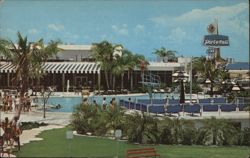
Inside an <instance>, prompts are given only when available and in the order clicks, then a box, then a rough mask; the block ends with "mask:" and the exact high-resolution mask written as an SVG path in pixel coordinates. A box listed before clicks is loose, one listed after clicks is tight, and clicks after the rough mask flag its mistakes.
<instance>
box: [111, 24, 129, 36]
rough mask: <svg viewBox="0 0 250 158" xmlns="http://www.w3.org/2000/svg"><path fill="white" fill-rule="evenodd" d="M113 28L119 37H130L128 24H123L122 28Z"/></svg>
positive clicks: (114, 26) (115, 26) (113, 26)
mask: <svg viewBox="0 0 250 158" xmlns="http://www.w3.org/2000/svg"><path fill="white" fill-rule="evenodd" d="M111 28H112V30H113V31H114V32H115V33H117V34H119V35H123V36H128V28H127V25H126V24H123V25H121V26H117V25H112V26H111Z"/></svg>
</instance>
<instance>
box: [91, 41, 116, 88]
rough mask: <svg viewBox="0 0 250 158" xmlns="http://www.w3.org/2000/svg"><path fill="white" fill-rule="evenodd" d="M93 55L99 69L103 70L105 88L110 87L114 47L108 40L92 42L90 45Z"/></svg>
mask: <svg viewBox="0 0 250 158" xmlns="http://www.w3.org/2000/svg"><path fill="white" fill-rule="evenodd" d="M91 49H92V51H93V57H94V58H95V60H96V61H97V62H99V64H100V66H101V69H102V70H103V71H104V75H105V80H106V86H107V89H110V85H111V83H112V82H111V77H109V76H108V75H109V74H111V73H110V71H111V68H112V62H113V52H114V47H113V45H112V44H111V43H109V42H108V41H102V42H100V43H94V44H93V46H92V48H91Z"/></svg>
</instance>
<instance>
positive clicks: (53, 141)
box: [17, 128, 249, 158]
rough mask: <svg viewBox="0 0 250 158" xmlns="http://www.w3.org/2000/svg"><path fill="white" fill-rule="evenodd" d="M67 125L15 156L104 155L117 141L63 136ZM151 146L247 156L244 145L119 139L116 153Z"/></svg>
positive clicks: (183, 155)
mask: <svg viewBox="0 0 250 158" xmlns="http://www.w3.org/2000/svg"><path fill="white" fill-rule="evenodd" d="M67 130H68V129H67V128H63V129H54V130H50V131H45V132H43V133H42V134H40V135H39V136H40V137H42V138H43V139H44V140H43V141H35V142H32V143H29V144H26V145H24V146H22V147H21V151H20V152H17V156H18V157H92V158H93V157H107V158H112V157H114V155H116V151H117V150H116V149H117V142H116V141H115V140H109V139H106V138H94V137H91V138H90V137H85V136H74V139H73V140H67V139H66V131H67ZM138 147H154V148H156V150H157V151H158V153H159V154H161V157H162V158H247V156H248V153H249V150H248V148H247V147H203V146H168V145H157V146H149V145H148V146H139V145H132V144H127V143H126V142H119V152H118V153H119V157H124V155H125V151H126V149H129V148H138Z"/></svg>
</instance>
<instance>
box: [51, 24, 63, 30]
mask: <svg viewBox="0 0 250 158" xmlns="http://www.w3.org/2000/svg"><path fill="white" fill-rule="evenodd" d="M48 28H49V29H51V30H54V31H61V30H64V26H63V25H61V24H49V25H48Z"/></svg>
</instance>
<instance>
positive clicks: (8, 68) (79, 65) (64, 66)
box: [0, 62, 101, 74]
mask: <svg viewBox="0 0 250 158" xmlns="http://www.w3.org/2000/svg"><path fill="white" fill-rule="evenodd" d="M42 69H43V72H46V73H98V74H99V73H100V70H101V67H100V65H98V64H97V63H95V62H46V63H45V64H43V65H42ZM15 71H16V68H15V66H14V65H12V64H11V63H10V62H5V63H1V64H0V73H15Z"/></svg>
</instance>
